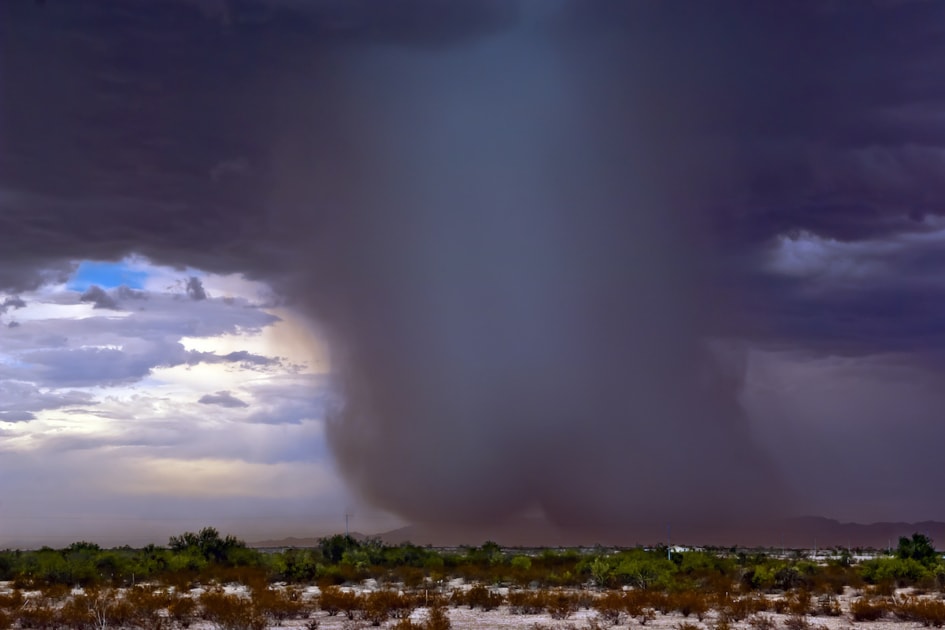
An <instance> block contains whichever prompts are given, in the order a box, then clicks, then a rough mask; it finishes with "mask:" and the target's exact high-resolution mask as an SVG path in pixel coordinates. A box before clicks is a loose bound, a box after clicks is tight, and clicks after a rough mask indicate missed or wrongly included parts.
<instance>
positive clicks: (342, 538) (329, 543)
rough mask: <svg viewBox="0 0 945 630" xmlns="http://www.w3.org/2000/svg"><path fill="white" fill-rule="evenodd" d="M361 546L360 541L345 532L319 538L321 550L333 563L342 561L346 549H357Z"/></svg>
mask: <svg viewBox="0 0 945 630" xmlns="http://www.w3.org/2000/svg"><path fill="white" fill-rule="evenodd" d="M360 546H361V545H360V543H358V541H356V540H355V539H354V538H352V537H351V536H346V535H344V534H335V535H334V536H329V537H327V538H320V539H319V540H318V548H319V549H320V550H321V552H322V555H323V556H324V557H325V559H326V560H328V561H329V562H331V563H332V564H338V563H339V562H341V559H342V558H343V557H344V555H345V552H346V551H351V550H356V549H358V548H359V547H360Z"/></svg>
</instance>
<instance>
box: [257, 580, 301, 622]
mask: <svg viewBox="0 0 945 630" xmlns="http://www.w3.org/2000/svg"><path fill="white" fill-rule="evenodd" d="M252 602H253V605H254V606H255V608H256V610H258V611H259V613H260V614H262V615H264V616H265V617H266V618H268V619H272V620H275V621H283V620H285V619H297V618H299V617H303V616H307V615H308V612H309V607H308V606H307V605H306V603H305V601H303V599H302V592H301V591H300V590H299V589H297V588H287V589H276V588H261V589H255V590H253V591H252Z"/></svg>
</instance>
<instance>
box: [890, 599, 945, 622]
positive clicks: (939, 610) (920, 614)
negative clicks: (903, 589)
mask: <svg viewBox="0 0 945 630" xmlns="http://www.w3.org/2000/svg"><path fill="white" fill-rule="evenodd" d="M892 609H893V613H894V614H895V615H896V617H898V618H900V619H903V620H906V621H915V622H918V623H921V624H922V625H924V626H934V627H936V628H940V627H941V626H942V625H945V602H943V601H942V600H940V599H926V598H920V597H916V596H910V597H900V598H897V599H896V600H895V601H894V602H893V606H892Z"/></svg>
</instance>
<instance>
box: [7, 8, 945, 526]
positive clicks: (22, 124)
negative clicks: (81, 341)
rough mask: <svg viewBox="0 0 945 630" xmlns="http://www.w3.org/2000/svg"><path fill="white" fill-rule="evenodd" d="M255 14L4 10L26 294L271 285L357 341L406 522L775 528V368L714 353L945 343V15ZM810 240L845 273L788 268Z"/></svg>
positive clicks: (741, 11)
mask: <svg viewBox="0 0 945 630" xmlns="http://www.w3.org/2000/svg"><path fill="white" fill-rule="evenodd" d="M220 6H221V7H224V8H225V11H222V10H221V11H222V12H220V11H216V12H214V11H209V12H207V11H205V12H201V11H200V10H199V7H198V6H197V4H195V3H186V2H181V3H177V2H167V3H152V4H148V5H147V6H144V5H142V6H140V7H135V9H134V10H129V9H128V8H127V6H126V5H124V4H123V3H120V2H112V1H107V2H100V3H94V4H88V3H82V4H78V3H55V2H48V3H47V4H46V6H44V7H42V8H39V7H36V6H34V5H31V4H29V3H4V4H3V6H2V7H0V24H2V26H0V29H3V30H2V32H0V36H2V37H3V41H4V42H5V52H4V54H3V56H2V58H0V76H2V77H3V79H2V84H0V87H2V90H3V94H4V97H3V98H2V99H0V137H2V138H3V139H4V140H3V144H2V145H0V235H3V236H0V239H3V240H2V242H0V245H2V247H0V282H2V284H3V285H4V286H7V287H9V288H10V289H11V290H15V289H17V288H19V287H24V286H31V285H35V284H37V283H38V282H40V276H39V275H38V274H39V273H40V272H42V273H47V274H61V273H62V270H63V269H65V268H66V267H65V266H64V265H67V264H68V261H69V260H71V259H76V258H107V259H115V258H116V257H119V256H121V255H124V254H127V253H129V252H137V253H139V254H142V255H145V256H149V257H152V258H154V259H155V260H157V261H161V262H167V263H169V264H175V265H190V266H192V267H196V268H200V269H205V270H208V271H221V272H228V271H242V272H246V273H248V274H249V275H250V276H253V277H259V278H263V279H265V280H266V281H267V282H269V283H271V284H272V285H273V286H274V287H275V288H277V289H278V290H280V291H282V292H283V294H284V295H285V296H286V299H287V300H289V301H290V303H291V304H293V305H295V306H296V307H298V308H301V309H304V311H305V312H306V313H307V314H308V315H309V316H311V317H312V318H313V319H314V320H315V321H316V322H317V324H318V325H319V327H320V330H322V331H323V332H324V334H325V335H326V336H327V337H328V339H329V341H330V344H331V346H332V353H333V357H332V364H333V366H334V367H335V368H336V370H337V377H338V379H339V382H340V389H341V392H342V393H343V394H344V396H345V401H344V403H343V405H342V406H341V408H340V409H339V410H338V411H337V413H336V415H335V417H334V420H333V422H332V424H331V427H330V434H331V437H332V440H333V445H334V451H335V454H336V457H337V459H338V461H339V464H340V466H341V468H342V470H343V471H344V472H345V474H346V475H347V478H348V479H349V481H350V482H351V483H352V484H353V485H354V486H355V487H356V488H357V489H359V490H360V491H361V492H363V493H364V494H365V495H366V496H368V497H369V498H370V499H372V500H373V501H375V502H376V503H377V504H378V505H381V506H383V507H386V508H389V509H391V510H393V511H395V512H398V513H400V514H402V515H406V516H408V517H411V518H417V519H425V520H433V521H436V520H444V519H446V520H448V519H468V520H471V519H476V518H479V519H492V518H499V517H501V516H504V515H507V514H509V513H510V512H513V511H515V510H517V509H520V508H523V507H525V506H529V505H534V504H539V505H541V506H542V507H543V508H544V509H545V510H546V511H547V512H548V513H550V514H551V515H552V517H553V518H555V519H556V520H558V521H559V522H564V523H570V524H572V525H573V526H579V525H583V524H582V523H576V522H575V521H574V519H575V518H576V517H575V516H574V515H575V514H580V515H581V516H580V518H584V519H588V520H590V521H593V522H595V523H605V522H606V523H611V524H614V523H622V522H628V521H634V520H645V519H649V518H652V519H662V518H669V517H679V518H695V516H694V515H695V514H700V515H702V516H704V517H705V518H713V517H718V518H731V515H732V514H743V515H744V513H745V512H746V511H750V512H753V513H754V512H758V513H762V512H764V511H765V510H766V509H767V508H768V504H769V503H775V502H777V501H779V500H780V499H781V498H782V497H781V496H780V495H779V494H778V490H777V488H778V480H777V479H776V477H775V475H773V474H772V473H771V471H770V470H769V468H768V467H767V466H766V465H765V463H764V459H765V458H764V456H763V454H762V453H761V452H759V451H758V450H757V449H756V448H754V446H753V444H752V442H751V438H750V432H749V429H748V421H747V419H746V417H745V416H744V414H743V413H742V411H741V410H740V409H739V405H738V403H737V399H738V394H739V392H740V390H741V387H742V383H743V370H744V369H745V368H744V361H742V360H741V359H740V358H739V355H740V353H739V351H738V350H737V346H735V348H736V349H735V350H731V349H730V350H729V351H727V352H720V351H719V348H720V347H722V346H715V349H712V350H710V349H707V348H706V345H705V343H704V342H705V340H706V339H707V338H710V337H713V336H727V337H734V338H747V339H750V340H752V342H753V343H759V344H768V345H770V346H772V347H791V348H794V347H801V348H805V349H807V350H810V351H814V352H815V353H817V354H823V355H829V354H832V353H837V352H842V353H844V354H848V355H851V356H856V355H868V354H872V353H876V352H889V351H899V352H914V351H918V350H919V349H920V348H921V349H924V350H923V351H929V350H930V349H932V350H935V349H938V350H941V349H943V348H945V346H943V344H945V339H943V335H942V324H941V323H940V322H941V321H942V320H941V319H940V317H941V315H942V312H941V309H940V308H939V307H938V306H937V304H939V303H941V302H943V300H942V299H940V298H941V297H942V292H941V289H939V288H938V287H939V286H941V285H940V284H936V283H935V282H933V279H934V278H936V277H937V275H938V270H939V269H941V267H942V264H943V262H942V260H941V254H940V253H939V252H940V251H941V249H940V248H938V247H937V246H936V245H935V244H934V242H932V243H926V244H924V245H923V244H921V243H917V241H915V240H914V239H917V238H920V237H923V236H934V234H935V232H936V230H937V229H939V227H938V226H939V224H938V223H936V220H938V218H939V217H941V216H942V215H943V214H945V208H943V207H942V205H941V202H940V199H941V198H942V193H945V189H943V181H945V180H943V179H942V178H941V177H940V176H939V174H940V173H941V168H942V166H943V155H945V153H943V147H945V118H943V117H942V115H941V113H940V112H942V111H945V110H943V108H942V106H943V105H945V102H943V101H945V81H943V80H942V79H941V77H945V61H943V60H945V38H943V37H942V34H943V33H942V29H943V27H942V24H945V5H942V4H941V3H936V2H928V3H923V2H911V3H910V2H904V3H889V2H874V3H836V2H826V1H824V2H813V1H801V2H791V3H781V2H779V3H771V2H751V1H747V0H746V1H723V2H713V3H707V2H698V1H686V2H682V1H666V2H626V1H624V0H595V1H581V2H578V1H566V0H565V1H562V2H557V3H551V4H549V3H543V2H540V1H538V0H535V1H532V2H527V1H526V2H472V1H470V2H465V1H462V2H450V3H445V2H430V1H420V0H411V1H402V2H386V3H385V2H361V3H349V2H331V1H325V2H312V3H301V2H300V3H293V2H256V3H254V2H232V3H226V4H225V5H220ZM214 16H216V17H221V18H223V17H225V19H220V20H217V19H208V17H210V18H213V17H214ZM145 43H146V44H147V45H144V44H145ZM11 51H12V53H15V54H12V53H11ZM38 69H41V71H40V70H38ZM784 236H787V237H798V238H801V239H802V240H803V239H809V240H811V243H814V245H812V247H814V246H816V247H819V248H820V250H818V251H821V250H822V252H821V253H819V254H818V255H821V256H822V258H823V260H825V261H827V262H825V263H824V265H822V266H821V267H817V268H814V269H813V271H811V268H810V267H809V266H807V267H804V266H802V267H803V268H802V269H800V270H798V269H797V268H796V265H795V266H794V267H792V266H791V261H790V260H788V261H787V262H784V261H782V263H781V264H780V266H779V264H778V260H779V259H778V258H777V256H778V255H779V251H781V250H779V249H778V248H779V247H782V248H783V244H782V243H781V241H780V240H779V239H781V238H782V237H784ZM816 239H821V240H822V241H824V242H826V243H827V244H826V245H823V244H822V243H821V242H820V241H817V240H816ZM909 239H913V240H912V241H910V240H909ZM805 242H806V241H805ZM836 243H839V244H857V245H868V246H870V247H873V248H874V250H873V252H874V253H870V252H866V253H863V252H862V251H860V250H856V251H854V252H851V251H849V250H844V249H842V248H839V249H838V247H837V246H836V245H835V244H836ZM897 243H898V245H899V247H898V249H897V248H896V247H892V248H890V247H888V246H890V245H897ZM787 251H788V253H789V254H790V252H791V251H793V250H790V249H788V250H787ZM807 256H809V254H807V253H804V254H802V257H807ZM831 257H832V258H831ZM854 259H855V260H854ZM851 260H852V261H853V262H855V263H857V264H860V263H862V265H861V267H862V269H866V271H865V272H863V273H865V275H861V276H857V275H856V274H857V273H860V272H858V271H856V269H858V268H859V267H857V265H856V264H853V263H852V262H850V261H851ZM837 261H839V262H837ZM838 265H839V266H840V267H843V266H844V265H846V266H847V267H849V269H850V271H849V272H844V273H839V272H837V271H836V270H837V268H838ZM847 267H844V268H847ZM844 274H846V275H844ZM873 274H878V275H873ZM900 277H908V278H910V279H913V280H915V281H910V282H898V281H897V279H898V278H900ZM920 280H921V281H920ZM192 289H193V288H192V287H191V286H190V284H188V286H187V292H188V294H189V295H190V296H191V297H194V296H196V295H197V292H196V289H193V290H192ZM210 301H212V300H206V302H210ZM200 304H203V302H200ZM192 306H197V304H196V303H195V304H193V305H192ZM165 349H166V348H165ZM62 351H64V350H61V351H60V352H62ZM70 351H71V352H74V351H75V350H74V349H73V350H70ZM45 352H53V351H52V350H49V351H45ZM85 352H89V353H90V355H89V356H88V357H84V358H86V359H88V360H89V361H92V362H94V364H95V365H96V366H97V367H96V369H102V370H107V369H117V370H118V371H119V372H123V373H125V374H132V373H133V374H140V373H144V372H142V370H144V371H146V370H147V369H148V368H147V364H152V365H153V364H154V362H153V360H150V359H149V360H147V361H143V362H139V363H140V364H139V363H137V362H135V361H134V360H131V359H130V358H129V357H126V356H122V357H120V356H117V355H115V356H112V355H110V354H108V353H110V352H114V351H111V350H96V351H89V350H87V351H85ZM174 352H176V353H178V354H179V353H180V352H181V350H180V349H174ZM106 355H107V356H106ZM44 356H46V355H44ZM57 356H58V355H57ZM188 357H189V355H187V356H185V355H181V356H180V357H178V359H175V360H181V361H184V362H186V361H189V360H190V358H188ZM42 358H43V357H37V360H39V359H42ZM48 358H49V361H48V362H47V363H45V364H43V365H46V366H47V369H53V368H52V367H49V366H52V365H61V364H60V359H62V360H63V361H64V360H65V357H59V358H56V357H54V356H52V355H49V357H48ZM106 359H107V360H106ZM263 359H265V358H263ZM69 360H70V361H71V360H74V357H73V358H70V359H69ZM161 360H162V361H166V359H161ZM205 360H233V361H239V362H241V363H249V364H255V363H254V361H255V360H254V359H253V358H251V357H249V356H247V357H243V358H233V359H226V358H225V357H217V358H216V359H205ZM265 360H270V359H265ZM40 363H41V362H40ZM99 363H101V365H99ZM122 366H123V367H122ZM119 376H120V375H119ZM63 377H64V378H65V375H64V376H63ZM66 380H68V379H66ZM391 456H396V457H397V458H398V460H399V461H404V462H408V463H409V465H404V466H400V467H397V469H396V470H393V471H392V470H391V467H390V466H389V464H388V462H389V459H390V457H391ZM719 462H725V465H720V463H719ZM640 470H645V471H647V473H646V475H642V474H639V473H635V472H634V471H640ZM654 478H660V479H662V483H661V484H653V483H651V482H650V481H649V480H651V479H654ZM431 480H435V483H434V484H433V485H432V486H431V485H430V484H431ZM418 487H425V488H427V489H428V492H427V493H426V494H424V495H423V496H421V495H420V494H418V493H417V492H416V491H415V489H416V488H418ZM670 487H671V488H672V492H667V488H670ZM719 489H722V490H719ZM623 497H626V500H622V498H623ZM766 497H767V500H766ZM681 506H683V507H681Z"/></svg>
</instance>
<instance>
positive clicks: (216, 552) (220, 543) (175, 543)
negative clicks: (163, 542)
mask: <svg viewBox="0 0 945 630" xmlns="http://www.w3.org/2000/svg"><path fill="white" fill-rule="evenodd" d="M167 546H168V547H170V548H171V550H172V551H175V552H178V553H181V552H186V551H196V552H197V553H199V554H200V555H201V556H203V557H204V559H206V560H210V561H213V562H226V561H227V560H228V559H229V556H230V554H232V553H233V552H234V551H235V550H238V549H245V548H246V543H245V542H243V541H242V540H240V539H239V538H236V537H235V536H230V535H227V536H226V537H225V538H221V537H220V532H218V531H217V530H216V528H213V527H204V528H203V529H201V530H200V531H199V532H197V533H196V534H195V533H193V532H184V533H183V534H181V535H180V536H171V538H170V540H169V541H168V543H167Z"/></svg>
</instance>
